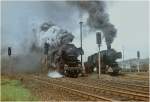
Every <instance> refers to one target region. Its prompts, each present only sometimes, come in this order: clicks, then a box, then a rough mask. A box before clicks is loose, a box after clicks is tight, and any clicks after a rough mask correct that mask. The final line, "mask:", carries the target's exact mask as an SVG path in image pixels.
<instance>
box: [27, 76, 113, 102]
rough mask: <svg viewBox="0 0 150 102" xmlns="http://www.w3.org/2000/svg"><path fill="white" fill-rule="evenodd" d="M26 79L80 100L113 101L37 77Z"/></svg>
mask: <svg viewBox="0 0 150 102" xmlns="http://www.w3.org/2000/svg"><path fill="white" fill-rule="evenodd" d="M28 79H30V80H34V81H37V82H39V83H42V84H47V85H49V86H51V87H52V88H58V89H59V90H60V91H63V92H66V93H68V94H73V95H76V96H79V97H81V98H85V99H86V100H92V101H113V100H112V99H109V98H105V97H102V96H98V95H95V94H91V93H86V92H84V91H81V90H77V89H73V88H69V87H65V86H63V85H61V84H60V83H59V84H58V83H54V82H50V81H47V80H43V79H40V78H37V77H30V78H29V77H28Z"/></svg>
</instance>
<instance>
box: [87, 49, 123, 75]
mask: <svg viewBox="0 0 150 102" xmlns="http://www.w3.org/2000/svg"><path fill="white" fill-rule="evenodd" d="M100 56H101V58H100V59H101V73H103V74H105V73H111V74H112V75H117V74H118V73H119V71H120V70H121V68H119V66H118V63H117V62H116V60H117V59H119V58H121V57H122V54H121V52H116V51H115V50H114V49H108V50H103V51H101V52H100ZM84 65H85V71H86V73H92V72H94V68H95V67H96V69H97V72H98V71H99V68H98V53H95V54H93V55H91V56H89V57H88V60H87V62H85V63H84Z"/></svg>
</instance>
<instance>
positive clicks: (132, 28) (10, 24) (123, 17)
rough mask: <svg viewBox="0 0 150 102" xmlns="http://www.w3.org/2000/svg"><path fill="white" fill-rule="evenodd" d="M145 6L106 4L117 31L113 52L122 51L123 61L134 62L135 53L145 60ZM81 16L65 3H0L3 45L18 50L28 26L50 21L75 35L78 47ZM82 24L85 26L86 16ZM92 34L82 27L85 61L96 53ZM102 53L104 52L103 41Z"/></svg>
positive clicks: (146, 9)
mask: <svg viewBox="0 0 150 102" xmlns="http://www.w3.org/2000/svg"><path fill="white" fill-rule="evenodd" d="M148 6H149V5H148V1H122V2H121V1H120V2H119V1H116V2H109V1H107V10H108V13H109V15H110V16H109V17H110V22H111V23H112V24H114V25H115V27H116V28H117V37H116V38H115V39H114V42H113V43H112V48H114V49H116V50H117V51H122V48H124V50H125V59H129V58H136V52H137V51H138V50H139V51H140V52H141V58H146V57H148V47H149V46H148V40H149V39H148V37H149V35H148V30H149V26H148V19H149V17H148ZM80 14H81V12H80V11H79V10H78V8H76V7H73V6H70V5H66V4H65V3H64V2H50V1H49V2H2V25H1V26H2V44H4V45H5V46H14V47H18V46H21V45H20V43H22V41H23V40H24V39H25V37H28V36H30V33H29V32H30V30H31V26H29V25H30V24H31V23H32V22H34V23H36V22H37V23H38V22H40V21H43V20H51V21H53V22H54V23H55V24H57V25H58V26H60V27H61V28H64V29H67V30H68V31H70V32H72V33H73V34H74V35H75V39H74V42H73V43H75V44H76V46H79V45H80V43H79V42H80V40H79V34H80V33H79V32H80V31H79V21H80ZM83 21H84V22H86V16H84V17H83ZM95 32H96V31H95ZM95 32H88V31H87V26H86V23H84V26H83V34H84V38H83V49H84V52H85V55H84V59H86V58H87V56H88V55H91V54H93V53H95V52H96V51H97V50H98V48H97V45H96V41H95V40H96V36H95ZM101 49H106V44H105V41H104V39H103V43H102V46H101Z"/></svg>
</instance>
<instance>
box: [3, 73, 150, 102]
mask: <svg viewBox="0 0 150 102" xmlns="http://www.w3.org/2000/svg"><path fill="white" fill-rule="evenodd" d="M30 75H31V74H30ZM37 75H38V74H37ZM20 76H21V75H20V74H15V75H2V76H1V77H7V78H9V79H17V80H20V81H21V83H22V84H23V85H24V87H25V88H26V89H29V90H30V91H31V93H32V95H34V96H36V97H38V100H39V101H50V100H51V101H77V100H78V99H77V98H76V97H75V96H73V95H70V94H67V93H64V92H62V91H60V90H58V89H55V88H53V87H50V86H48V85H45V84H40V83H38V82H36V81H33V80H27V79H24V78H22V77H20ZM23 76H28V74H24V75H23ZM42 76H44V77H47V75H45V74H44V75H42ZM137 76H138V77H142V78H143V77H144V78H146V79H145V80H146V81H147V83H148V81H149V80H148V78H149V73H148V72H147V73H134V74H133V73H124V74H122V75H120V76H110V75H101V78H102V79H107V80H114V79H118V78H119V79H120V78H122V80H130V78H131V77H132V78H133V80H134V78H137ZM126 77H128V78H129V79H124V78H126ZM78 79H80V80H82V79H83V80H89V79H90V80H91V79H92V80H97V79H98V75H97V74H95V73H93V74H91V75H88V77H85V78H83V77H79V78H78ZM73 80H74V79H73ZM138 80H139V81H140V80H141V81H143V79H138ZM93 84H94V83H93ZM81 101H82V100H81Z"/></svg>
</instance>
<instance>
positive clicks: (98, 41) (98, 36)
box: [96, 32, 101, 78]
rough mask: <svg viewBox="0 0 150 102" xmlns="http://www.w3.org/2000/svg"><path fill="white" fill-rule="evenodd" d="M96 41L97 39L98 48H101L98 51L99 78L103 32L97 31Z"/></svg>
mask: <svg viewBox="0 0 150 102" xmlns="http://www.w3.org/2000/svg"><path fill="white" fill-rule="evenodd" d="M96 41H97V45H98V48H99V51H98V68H99V70H98V78H100V74H101V56H100V46H101V33H100V32H97V33H96Z"/></svg>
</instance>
